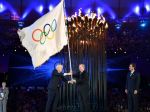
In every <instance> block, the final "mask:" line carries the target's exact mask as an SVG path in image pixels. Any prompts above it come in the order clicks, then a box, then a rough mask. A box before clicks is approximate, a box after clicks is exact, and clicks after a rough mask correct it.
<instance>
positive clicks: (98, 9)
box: [97, 7, 103, 15]
mask: <svg viewBox="0 0 150 112" xmlns="http://www.w3.org/2000/svg"><path fill="white" fill-rule="evenodd" d="M102 13H103V9H102V8H100V7H99V8H97V14H98V15H101V14H102Z"/></svg>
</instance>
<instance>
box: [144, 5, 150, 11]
mask: <svg viewBox="0 0 150 112" xmlns="http://www.w3.org/2000/svg"><path fill="white" fill-rule="evenodd" d="M145 9H146V11H147V12H150V5H149V4H146V5H145Z"/></svg>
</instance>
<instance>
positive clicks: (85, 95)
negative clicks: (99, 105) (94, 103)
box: [73, 64, 92, 112]
mask: <svg viewBox="0 0 150 112" xmlns="http://www.w3.org/2000/svg"><path fill="white" fill-rule="evenodd" d="M73 78H75V80H73V82H75V83H76V86H77V91H78V94H79V98H80V101H81V102H80V106H81V108H82V112H92V111H91V108H90V100H89V76H88V73H87V72H86V70H85V65H84V64H80V65H79V72H78V73H77V74H74V75H73Z"/></svg>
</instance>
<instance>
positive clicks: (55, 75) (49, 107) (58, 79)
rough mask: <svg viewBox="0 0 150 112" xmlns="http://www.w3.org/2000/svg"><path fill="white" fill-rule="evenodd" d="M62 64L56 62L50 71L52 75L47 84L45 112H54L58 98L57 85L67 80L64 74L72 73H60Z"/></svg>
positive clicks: (59, 85)
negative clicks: (54, 67) (53, 68)
mask: <svg viewBox="0 0 150 112" xmlns="http://www.w3.org/2000/svg"><path fill="white" fill-rule="evenodd" d="M62 70H63V65H61V64H58V65H57V66H56V69H55V70H53V72H52V77H51V79H50V81H49V84H48V100H47V104H46V111H45V112H56V108H57V103H58V100H59V87H61V83H62V82H63V81H64V82H67V80H66V79H65V77H64V76H66V75H71V74H72V73H71V72H70V73H62Z"/></svg>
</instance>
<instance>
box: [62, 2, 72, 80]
mask: <svg viewBox="0 0 150 112" xmlns="http://www.w3.org/2000/svg"><path fill="white" fill-rule="evenodd" d="M63 8H64V16H65V17H66V12H65V0H63ZM65 22H67V21H65ZM67 35H69V32H68V28H67ZM68 56H69V67H70V72H72V61H71V52H70V44H69V37H68ZM72 79H73V76H72V74H71V80H72Z"/></svg>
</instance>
